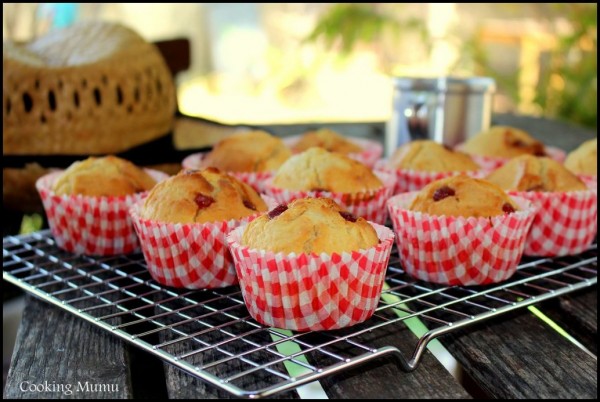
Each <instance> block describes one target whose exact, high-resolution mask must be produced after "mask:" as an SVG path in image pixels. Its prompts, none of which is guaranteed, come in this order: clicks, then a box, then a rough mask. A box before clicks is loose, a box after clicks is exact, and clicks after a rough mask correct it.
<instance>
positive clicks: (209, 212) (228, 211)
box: [140, 168, 267, 223]
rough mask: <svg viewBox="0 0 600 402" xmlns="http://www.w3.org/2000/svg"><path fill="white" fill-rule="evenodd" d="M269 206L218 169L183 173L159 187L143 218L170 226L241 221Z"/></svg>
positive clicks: (246, 187) (248, 187)
mask: <svg viewBox="0 0 600 402" xmlns="http://www.w3.org/2000/svg"><path fill="white" fill-rule="evenodd" d="M266 210H267V205H266V204H265V202H264V201H263V199H262V198H260V196H259V195H258V193H257V192H256V191H255V190H254V189H253V188H252V187H250V186H249V185H247V184H246V183H244V182H242V181H239V180H238V179H236V178H235V177H233V176H230V175H228V174H226V173H223V172H220V171H219V170H218V169H216V168H206V169H204V170H182V171H180V172H179V173H178V174H177V175H175V176H171V177H170V178H168V179H167V180H164V181H162V182H160V183H159V184H157V185H156V186H155V187H154V188H153V189H152V191H150V194H148V197H147V198H146V200H145V201H144V204H143V205H142V208H141V209H140V217H141V218H143V219H151V220H156V221H160V222H170V223H204V222H220V221H228V220H231V219H241V218H244V217H246V216H250V215H253V214H256V213H259V212H265V211H266Z"/></svg>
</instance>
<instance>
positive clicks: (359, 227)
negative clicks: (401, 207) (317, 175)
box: [227, 198, 394, 331]
mask: <svg viewBox="0 0 600 402" xmlns="http://www.w3.org/2000/svg"><path fill="white" fill-rule="evenodd" d="M227 242H228V244H229V248H230V250H231V253H232V254H233V258H234V261H235V267H236V271H237V274H238V278H239V281H240V287H241V290H242V295H243V297H244V302H245V304H246V307H247V308H248V311H249V312H250V315H251V316H252V317H253V318H254V319H256V320H257V321H258V322H260V323H262V324H264V325H268V326H271V327H278V328H285V329H289V330H295V331H310V330H315V331H320V330H332V329H338V328H344V327H349V326H352V325H355V324H358V323H360V322H363V321H365V320H367V319H369V318H370V317H371V316H372V315H373V313H374V311H375V309H376V308H377V305H378V303H379V298H380V296H381V289H382V286H383V281H384V278H385V272H386V269H387V264H388V261H389V258H390V253H391V248H392V245H393V242H394V234H393V233H392V231H391V230H390V229H389V228H387V227H385V226H383V225H378V224H376V223H372V222H367V221H365V220H364V219H361V218H355V217H353V216H352V215H351V214H350V213H349V212H348V211H344V209H343V208H342V207H341V206H340V205H338V204H336V203H335V202H334V201H333V200H330V199H325V198H304V199H299V200H295V201H293V202H291V203H289V204H282V205H280V206H278V207H276V208H274V209H273V210H271V211H270V212H269V213H268V214H265V215H262V216H260V217H259V218H257V219H256V220H254V221H252V222H250V223H249V224H248V225H246V226H242V227H239V228H237V229H234V230H233V231H231V232H230V233H229V235H228V236H227Z"/></svg>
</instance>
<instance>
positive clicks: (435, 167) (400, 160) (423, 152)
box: [389, 140, 479, 172]
mask: <svg viewBox="0 0 600 402" xmlns="http://www.w3.org/2000/svg"><path fill="white" fill-rule="evenodd" d="M389 164H390V165H391V166H393V167H395V168H396V169H406V170H418V171H421V172H466V171H470V170H478V169H479V165H478V164H476V163H475V162H473V159H471V157H470V156H469V155H467V154H465V153H463V152H459V151H455V150H452V149H450V148H447V147H446V146H444V145H442V144H439V143H437V142H435V141H432V140H415V141H411V142H408V143H406V144H404V145H402V146H400V147H399V148H398V149H396V151H394V153H393V154H392V156H391V157H390V161H389Z"/></svg>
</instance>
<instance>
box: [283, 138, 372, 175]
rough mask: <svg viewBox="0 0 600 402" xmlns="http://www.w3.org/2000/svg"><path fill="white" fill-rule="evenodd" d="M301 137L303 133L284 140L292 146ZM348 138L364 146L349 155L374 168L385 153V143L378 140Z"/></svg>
mask: <svg viewBox="0 0 600 402" xmlns="http://www.w3.org/2000/svg"><path fill="white" fill-rule="evenodd" d="M301 137H302V135H292V136H289V137H286V138H284V139H283V142H284V143H285V144H286V145H287V146H288V147H292V146H293V145H294V144H295V143H296V142H298V140H299V139H300V138H301ZM348 140H349V141H350V142H353V143H355V144H356V145H358V146H359V147H361V148H362V151H360V152H353V153H351V154H348V156H349V157H350V158H352V159H354V160H357V161H359V162H360V163H362V164H363V165H367V166H368V167H370V168H373V167H374V166H375V162H377V160H378V159H379V158H381V155H383V145H382V144H381V143H379V142H378V141H375V140H370V139H368V138H348Z"/></svg>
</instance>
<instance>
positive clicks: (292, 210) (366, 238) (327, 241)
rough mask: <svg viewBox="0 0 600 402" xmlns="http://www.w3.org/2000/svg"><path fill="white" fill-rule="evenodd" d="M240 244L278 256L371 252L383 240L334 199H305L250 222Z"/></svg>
mask: <svg viewBox="0 0 600 402" xmlns="http://www.w3.org/2000/svg"><path fill="white" fill-rule="evenodd" d="M240 243H241V244H242V245H246V246H248V247H251V248H255V249H259V250H268V251H272V252H275V253H277V252H283V253H307V254H310V253H316V254H320V253H334V252H337V253H341V252H344V251H346V252H349V251H354V250H364V249H368V248H370V247H373V246H375V245H377V244H378V243H379V239H378V237H377V232H376V231H375V229H374V228H373V227H372V226H371V224H370V223H369V222H368V221H367V220H365V219H364V218H360V217H359V218H357V217H355V216H353V215H352V214H351V213H349V212H347V211H344V210H343V209H342V208H341V207H340V206H339V205H338V204H337V203H336V202H335V201H333V200H332V199H329V198H301V199H297V200H295V201H292V202H291V203H289V204H287V205H285V204H282V205H279V206H278V207H276V208H274V209H272V210H271V211H270V212H269V213H268V214H263V215H261V216H260V217H258V218H257V219H255V220H253V221H252V222H250V223H249V224H248V226H247V227H246V230H244V233H243V235H242V238H241V241H240Z"/></svg>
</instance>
